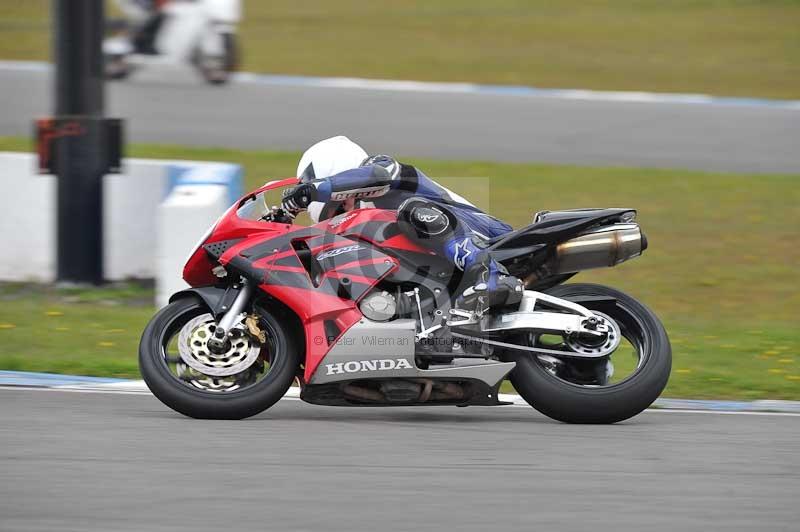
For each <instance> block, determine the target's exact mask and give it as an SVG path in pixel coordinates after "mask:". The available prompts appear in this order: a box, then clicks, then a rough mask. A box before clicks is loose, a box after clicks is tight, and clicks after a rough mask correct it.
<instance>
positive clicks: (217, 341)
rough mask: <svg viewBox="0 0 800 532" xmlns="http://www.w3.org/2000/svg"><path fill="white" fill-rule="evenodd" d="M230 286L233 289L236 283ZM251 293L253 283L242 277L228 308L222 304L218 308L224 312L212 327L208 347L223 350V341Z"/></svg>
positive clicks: (242, 310) (245, 305)
mask: <svg viewBox="0 0 800 532" xmlns="http://www.w3.org/2000/svg"><path fill="white" fill-rule="evenodd" d="M232 288H233V289H234V290H235V289H236V288H237V287H236V285H233V287H232ZM252 295H253V285H252V284H251V283H250V282H249V281H248V280H247V279H242V281H241V289H240V290H239V293H238V294H237V295H236V297H235V298H234V300H233V302H232V303H231V306H230V308H229V309H226V308H225V307H224V306H223V307H222V308H221V309H220V310H222V311H225V314H223V315H222V316H221V317H220V318H219V321H218V322H217V328H216V329H214V336H213V337H211V338H210V339H209V340H208V346H209V348H211V349H212V350H219V351H224V350H225V348H226V346H225V342H226V340H227V337H228V335H229V334H230V332H231V329H233V327H234V325H236V323H237V321H238V320H239V316H240V315H241V314H242V312H244V310H245V308H246V307H247V303H248V302H249V301H250V299H251V297H252Z"/></svg>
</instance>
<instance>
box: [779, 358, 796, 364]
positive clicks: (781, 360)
mask: <svg viewBox="0 0 800 532" xmlns="http://www.w3.org/2000/svg"><path fill="white" fill-rule="evenodd" d="M792 362H794V359H792V358H779V359H778V364H791V363H792Z"/></svg>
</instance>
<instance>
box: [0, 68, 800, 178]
mask: <svg viewBox="0 0 800 532" xmlns="http://www.w3.org/2000/svg"><path fill="white" fill-rule="evenodd" d="M0 88H2V91H0V92H2V96H3V100H2V104H1V106H0V109H1V110H2V112H0V135H25V136H29V135H30V134H31V129H32V126H31V123H32V119H33V117H37V116H43V115H47V114H50V113H51V112H52V105H53V104H52V96H51V91H52V88H51V85H50V74H49V73H48V72H45V71H41V70H38V71H36V70H30V71H25V70H15V69H13V67H12V68H8V67H4V68H2V69H0ZM107 92H108V98H107V100H108V104H109V105H108V114H109V116H118V117H124V118H126V119H127V120H128V122H127V123H128V126H127V137H128V138H129V139H130V140H132V141H134V142H149V143H172V144H182V145H202V146H223V147H231V148H245V149H253V148H259V149H280V150H302V149H304V148H306V147H308V146H309V145H310V144H311V143H313V142H314V141H316V140H319V139H321V138H325V137H328V136H331V135H336V134H346V135H348V136H350V137H351V138H353V139H356V140H358V141H360V142H361V143H362V144H364V146H365V147H366V148H367V150H368V151H370V152H386V153H393V154H400V155H402V156H405V157H411V158H413V157H430V158H436V159H470V160H475V159H481V160H495V161H512V162H528V161H536V162H550V163H574V164H579V165H599V166H635V167H663V168H690V169H700V170H712V171H730V172H756V173H758V172H761V173H797V172H800V150H798V149H797V148H798V139H800V108H786V107H780V106H775V105H720V104H713V103H708V104H682V103H665V102H631V101H627V102H615V101H594V100H586V101H582V100H565V99H559V98H554V97H549V96H546V95H525V94H494V93H447V92H426V91H424V90H423V91H416V90H414V91H408V90H370V89H363V88H333V87H318V86H313V85H307V84H300V83H299V84H297V85H296V86H292V85H291V84H285V83H282V84H281V83H279V84H274V83H269V82H266V83H262V82H257V81H249V82H236V83H233V84H231V85H228V86H224V87H210V86H207V85H205V84H203V83H201V82H199V81H198V80H197V79H196V78H195V77H194V75H193V74H192V73H190V72H182V71H175V70H174V69H165V67H163V66H162V67H151V70H149V71H142V72H141V73H140V74H139V75H137V76H135V77H134V78H133V79H132V80H129V81H126V82H123V83H111V84H109V90H108V91H107Z"/></svg>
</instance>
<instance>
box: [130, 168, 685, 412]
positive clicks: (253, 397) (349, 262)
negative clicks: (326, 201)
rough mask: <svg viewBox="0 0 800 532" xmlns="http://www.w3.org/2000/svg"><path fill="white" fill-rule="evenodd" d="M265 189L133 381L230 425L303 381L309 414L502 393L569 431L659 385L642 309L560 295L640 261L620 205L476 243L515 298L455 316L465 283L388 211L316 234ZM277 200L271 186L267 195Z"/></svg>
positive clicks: (663, 342) (205, 263) (196, 279)
mask: <svg viewBox="0 0 800 532" xmlns="http://www.w3.org/2000/svg"><path fill="white" fill-rule="evenodd" d="M295 184H297V179H295V178H292V179H286V180H283V181H276V182H271V183H268V184H267V185H265V186H263V187H261V188H259V189H258V190H256V191H254V192H252V193H250V194H248V195H246V196H245V197H244V198H242V199H241V200H239V201H238V202H237V203H236V204H235V205H233V206H232V207H231V208H230V209H229V210H228V211H227V212H226V213H225V214H224V215H223V216H222V217H221V218H220V219H219V221H217V222H216V223H215V224H214V225H213V226H212V227H211V229H209V231H208V233H207V234H206V235H205V236H204V237H203V238H202V239H201V241H200V243H199V244H198V246H197V247H196V249H195V250H194V251H193V253H192V254H191V256H190V258H189V260H188V262H187V263H186V266H185V268H184V271H183V277H184V279H185V280H186V281H187V282H188V283H189V285H190V286H191V287H192V288H190V289H187V290H184V291H181V292H178V293H176V294H174V295H173V296H172V298H171V299H170V303H169V304H168V305H167V306H166V307H164V308H163V309H161V310H160V311H159V312H158V313H157V314H156V315H155V316H154V317H153V319H152V320H151V321H150V323H149V324H148V325H147V328H146V329H145V331H144V333H143V335H142V339H141V344H140V348H139V364H140V369H141V373H142V376H143V377H144V380H145V382H146V383H147V385H148V386H149V388H150V390H152V392H153V393H154V394H155V395H156V397H158V398H159V399H160V400H161V401H162V402H164V404H166V405H167V406H169V407H171V408H173V409H174V410H176V411H178V412H180V413H183V414H185V415H187V416H191V417H195V418H216V419H240V418H245V417H248V416H252V415H254V414H257V413H259V412H261V411H263V410H265V409H267V408H269V407H270V406H272V405H273V404H274V403H275V402H277V401H278V400H279V399H280V398H281V397H282V396H283V395H284V394H285V393H286V391H287V390H288V389H289V387H290V386H291V384H292V382H293V381H295V380H297V381H298V383H299V386H300V390H301V392H300V398H301V399H302V400H304V401H306V402H309V403H314V404H320V405H338V406H412V405H413V406H424V405H456V406H468V405H484V406H493V405H503V404H507V403H505V402H503V401H502V400H501V398H500V395H499V392H500V386H501V384H502V383H503V381H504V380H505V379H509V380H510V381H511V384H512V385H513V387H514V389H515V390H516V391H517V392H518V393H519V394H520V395H521V396H522V397H523V398H524V399H525V400H526V401H527V402H528V403H529V404H530V405H531V406H533V407H534V408H536V409H537V410H539V411H541V412H542V413H544V414H546V415H548V416H550V417H552V418H555V419H558V420H561V421H565V422H571V423H613V422H616V421H621V420H623V419H627V418H630V417H632V416H634V415H636V414H638V413H639V412H641V411H642V410H644V409H645V408H647V407H648V406H649V405H650V404H651V403H652V402H653V401H654V400H655V399H656V398H657V397H658V395H659V394H660V393H661V391H662V390H663V389H664V387H665V386H666V384H667V380H668V378H669V373H670V365H671V350H670V345H669V340H668V338H667V334H666V332H665V330H664V327H663V326H662V325H661V323H660V321H659V320H658V318H657V317H656V316H655V315H654V314H653V312H651V311H650V310H649V309H648V308H647V307H645V306H644V305H642V304H641V303H639V302H638V301H636V300H635V299H634V298H632V297H631V296H629V295H627V294H625V293H623V292H620V291H618V290H615V289H612V288H608V287H605V286H600V285H591V284H566V285H564V284H562V283H563V282H564V281H566V280H567V279H569V278H570V277H572V276H573V275H575V273H576V272H579V271H581V270H586V269H590V268H597V267H608V266H614V265H616V264H619V263H621V262H623V261H626V260H628V259H631V258H633V257H636V256H638V255H640V254H641V253H642V252H643V251H644V250H645V249H646V247H647V240H646V238H645V236H644V235H643V234H642V232H641V231H640V229H639V226H638V225H637V224H636V223H635V222H634V219H635V216H636V212H635V211H634V210H631V209H585V210H572V211H554V212H547V211H544V212H539V213H537V214H536V216H535V218H534V221H533V223H532V224H531V225H529V226H527V227H524V228H522V229H519V230H517V231H514V232H511V233H509V234H506V235H503V236H501V237H499V238H495V239H493V240H489V241H487V242H486V243H485V245H486V249H487V250H488V251H489V253H491V254H492V256H493V258H495V259H496V260H497V261H498V262H500V263H502V264H503V265H505V267H506V268H507V269H508V270H509V273H511V274H512V275H515V276H517V277H519V278H520V279H523V280H524V283H525V288H526V289H525V291H524V294H523V298H522V301H521V303H519V304H518V305H514V306H512V307H505V308H502V307H501V308H497V307H488V308H487V307H484V306H483V305H482V304H481V301H482V300H481V298H480V293H478V294H476V297H478V300H477V304H476V305H475V307H474V308H471V309H470V310H463V309H459V308H457V307H456V308H454V301H455V299H456V297H457V296H458V295H459V294H461V293H462V292H463V289H464V288H463V287H464V286H472V285H473V284H474V280H470V279H465V278H464V277H465V276H464V275H463V274H462V273H461V272H460V271H458V270H456V271H454V270H453V267H452V263H451V262H450V261H447V260H445V259H444V258H442V257H440V256H438V255H437V254H436V253H434V252H432V251H431V250H430V249H428V248H425V247H423V246H421V245H419V244H418V243H416V242H415V241H414V240H413V239H410V238H407V237H406V236H405V233H404V232H403V231H402V230H401V229H400V228H399V227H398V223H397V215H396V212H395V211H387V210H381V209H356V210H352V211H350V212H346V213H344V214H340V215H338V216H336V217H334V218H331V219H329V220H326V221H324V222H321V223H318V224H316V225H311V226H309V227H305V226H301V225H296V224H295V220H294V217H293V216H292V215H291V214H290V213H287V212H285V211H284V210H282V209H281V208H279V207H270V206H269V202H268V199H269V198H268V196H269V195H271V194H270V193H271V191H275V189H278V188H282V187H286V186H290V185H295ZM272 194H275V192H272Z"/></svg>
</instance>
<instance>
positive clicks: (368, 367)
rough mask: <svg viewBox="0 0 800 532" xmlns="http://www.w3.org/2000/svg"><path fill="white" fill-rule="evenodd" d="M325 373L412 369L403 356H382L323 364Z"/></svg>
mask: <svg viewBox="0 0 800 532" xmlns="http://www.w3.org/2000/svg"><path fill="white" fill-rule="evenodd" d="M325 368H326V369H327V371H328V372H327V373H326V375H344V374H345V373H359V372H362V371H390V370H393V369H414V368H413V367H412V366H411V363H410V362H409V361H408V360H406V359H405V358H394V359H393V358H382V359H380V360H351V361H350V362H337V363H336V364H325Z"/></svg>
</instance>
